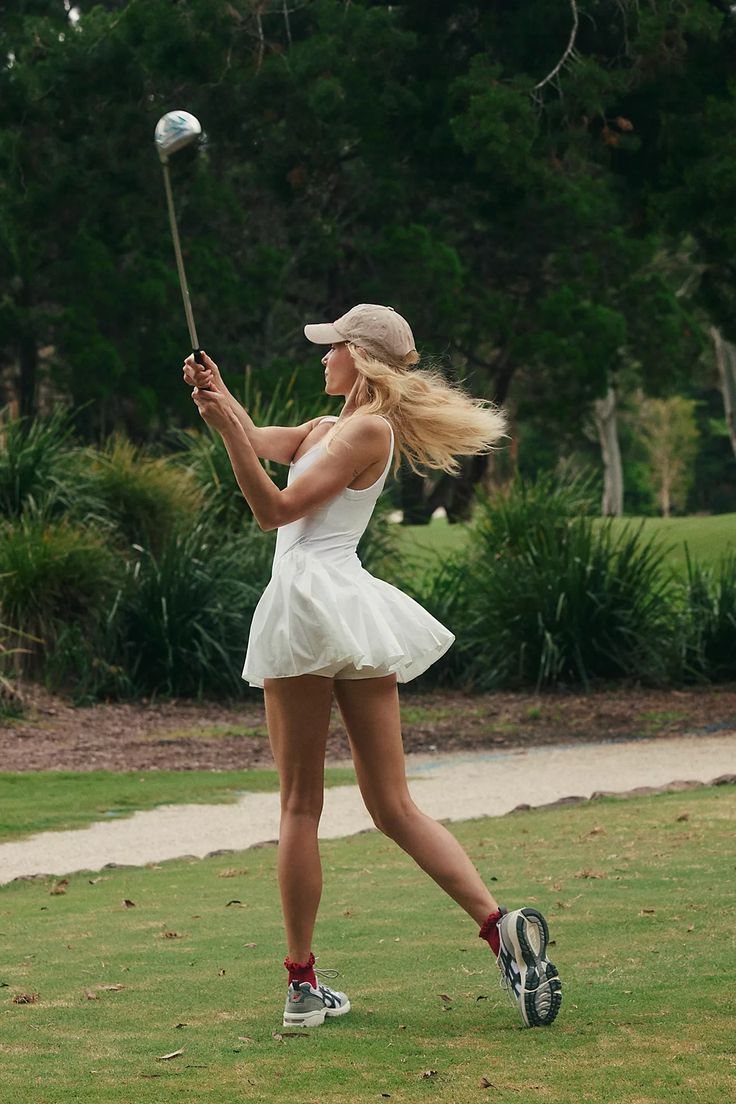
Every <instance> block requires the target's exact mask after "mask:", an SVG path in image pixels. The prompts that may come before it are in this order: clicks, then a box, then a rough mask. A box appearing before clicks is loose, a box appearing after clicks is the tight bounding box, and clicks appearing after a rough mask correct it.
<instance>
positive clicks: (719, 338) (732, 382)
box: [710, 326, 736, 456]
mask: <svg viewBox="0 0 736 1104" xmlns="http://www.w3.org/2000/svg"><path fill="white" fill-rule="evenodd" d="M710 336H711V337H712V338H713V344H714V346H715V351H716V361H717V363H718V375H719V377H720V380H721V394H722V395H723V409H724V412H725V415H726V426H727V427H728V436H729V437H730V438H731V448H732V449H733V452H734V456H736V345H734V344H733V343H732V342H730V341H726V339H725V338H724V337H723V335H722V334H721V331H720V330H719V329H718V327H717V326H711V328H710Z"/></svg>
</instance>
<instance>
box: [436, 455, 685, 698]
mask: <svg viewBox="0 0 736 1104" xmlns="http://www.w3.org/2000/svg"><path fill="white" fill-rule="evenodd" d="M584 505H585V485H584V484H581V483H580V481H578V480H572V481H571V482H570V481H567V480H566V479H564V478H563V479H562V480H561V481H560V482H555V481H553V480H552V479H550V478H547V477H545V478H544V479H541V480H539V481H538V482H537V483H536V484H528V483H525V482H523V481H520V482H518V483H516V484H514V485H513V486H512V487H511V488H510V489H509V490H508V491H507V492H505V493H504V494H499V495H497V496H496V497H495V498H493V499H487V498H485V497H482V496H481V495H480V494H479V495H478V496H477V514H476V519H475V524H474V526H473V531H472V535H471V540H470V542H469V547H468V550H467V553H466V558H465V561H464V564H463V563H462V562H460V563H459V565H458V567H457V569H456V570H457V574H456V577H457V580H458V583H459V585H460V587H461V590H460V594H459V596H458V600H457V603H456V605H455V617H456V618H457V620H456V622H455V624H456V625H457V628H455V627H454V626H453V625H451V626H450V627H452V628H453V631H456V633H457V635H458V642H457V645H456V646H457V647H458V656H457V657H456V662H457V663H458V664H460V665H461V668H462V671H463V675H462V679H463V684H464V685H465V686H466V687H468V688H471V687H472V688H473V689H475V690H491V689H494V688H496V687H501V686H504V687H520V686H528V685H533V686H534V687H535V688H536V689H537V690H539V689H542V688H543V687H553V686H557V685H562V684H582V685H583V686H584V687H586V688H588V687H589V686H591V684H592V683H594V682H595V681H600V680H610V679H617V678H627V677H628V678H636V679H641V680H643V681H647V682H661V681H663V680H665V679H666V678H667V677H668V675H670V674H671V667H672V628H673V613H672V608H671V602H670V584H669V582H668V580H667V578H666V576H665V574H664V573H663V571H662V561H663V558H664V554H665V553H664V551H663V550H662V549H661V548H660V547H659V546H658V545H656V544H655V543H654V542H653V541H651V540H650V541H645V540H643V539H642V537H641V533H640V531H639V530H638V529H636V528H631V527H629V528H625V529H624V530H623V531H622V532H620V533H619V534H618V535H615V534H614V532H613V529H612V527H611V525H610V523H608V522H604V523H603V524H595V523H594V520H593V518H592V517H587V516H580V514H579V511H580V509H581V508H584Z"/></svg>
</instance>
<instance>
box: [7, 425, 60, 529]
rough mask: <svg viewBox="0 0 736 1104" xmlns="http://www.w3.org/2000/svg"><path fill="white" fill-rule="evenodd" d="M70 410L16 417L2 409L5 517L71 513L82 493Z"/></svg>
mask: <svg viewBox="0 0 736 1104" xmlns="http://www.w3.org/2000/svg"><path fill="white" fill-rule="evenodd" d="M73 445H74V427H73V423H72V418H71V413H70V412H69V411H68V410H65V409H63V408H61V407H60V408H57V409H56V410H55V411H54V412H53V413H52V414H51V415H50V416H49V417H48V418H26V417H24V418H11V417H10V415H9V413H8V411H7V410H4V411H2V413H0V517H2V518H19V517H20V516H21V515H22V514H24V513H26V514H28V513H30V512H34V513H36V514H37V515H39V514H41V515H45V516H57V517H58V516H61V515H64V514H66V513H67V512H68V511H69V510H70V509H71V508H72V507H73V505H74V503H75V500H76V499H77V497H78V488H77V486H76V468H75V464H74V460H73V451H74V449H73Z"/></svg>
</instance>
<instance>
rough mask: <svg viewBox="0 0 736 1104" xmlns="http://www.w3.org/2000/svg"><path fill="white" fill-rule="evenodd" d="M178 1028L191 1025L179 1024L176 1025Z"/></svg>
mask: <svg viewBox="0 0 736 1104" xmlns="http://www.w3.org/2000/svg"><path fill="white" fill-rule="evenodd" d="M176 1027H189V1024H188V1023H178V1024H176Z"/></svg>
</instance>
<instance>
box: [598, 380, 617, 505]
mask: <svg viewBox="0 0 736 1104" xmlns="http://www.w3.org/2000/svg"><path fill="white" fill-rule="evenodd" d="M593 420H594V421H595V428H596V430H597V432H598V440H599V441H600V446H601V457H602V459H603V501H602V502H601V513H602V514H603V516H604V517H621V515H622V514H623V512H624V473H623V468H622V466H621V449H620V447H619V443H618V423H617V420H616V392H615V390H614V388H613V387H609V388H608V391H607V392H606V395H605V398H602V399H596V401H595V402H594V403H593Z"/></svg>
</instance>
